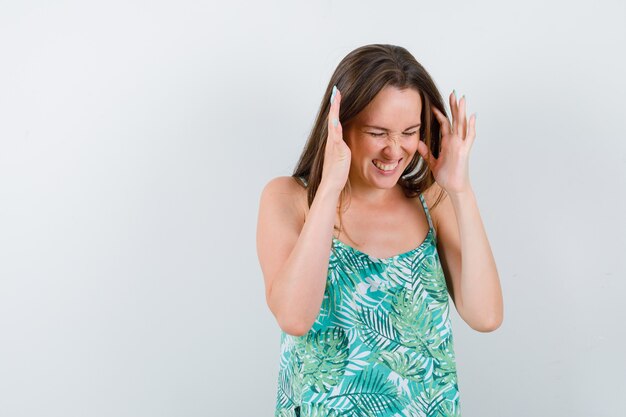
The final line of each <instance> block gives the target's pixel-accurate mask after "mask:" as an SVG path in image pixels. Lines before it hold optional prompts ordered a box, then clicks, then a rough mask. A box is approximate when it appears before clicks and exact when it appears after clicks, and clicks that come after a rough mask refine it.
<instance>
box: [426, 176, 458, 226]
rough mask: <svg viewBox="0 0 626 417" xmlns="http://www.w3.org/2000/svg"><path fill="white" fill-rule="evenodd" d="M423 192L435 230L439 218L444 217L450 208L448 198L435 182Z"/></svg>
mask: <svg viewBox="0 0 626 417" xmlns="http://www.w3.org/2000/svg"><path fill="white" fill-rule="evenodd" d="M423 194H424V200H425V201H426V205H427V206H428V212H429V213H430V217H431V219H432V221H433V226H434V227H435V231H437V230H438V229H439V224H440V221H441V219H442V218H446V217H447V216H446V215H447V213H448V211H449V210H450V209H452V206H451V204H450V199H449V198H448V194H447V193H446V191H445V190H444V189H443V188H441V186H440V185H439V184H437V183H436V182H434V183H433V184H432V185H431V186H430V187H428V188H427V189H426V190H425V191H424V193H423ZM440 195H441V197H440ZM438 200H439V201H438ZM435 203H436V204H435Z"/></svg>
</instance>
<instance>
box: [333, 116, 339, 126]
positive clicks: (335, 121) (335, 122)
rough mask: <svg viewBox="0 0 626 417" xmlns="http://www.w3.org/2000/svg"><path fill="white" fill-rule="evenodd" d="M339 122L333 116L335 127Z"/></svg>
mask: <svg viewBox="0 0 626 417" xmlns="http://www.w3.org/2000/svg"><path fill="white" fill-rule="evenodd" d="M338 124H339V120H337V118H336V117H334V118H333V125H335V127H337V125H338Z"/></svg>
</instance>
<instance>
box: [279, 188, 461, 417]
mask: <svg viewBox="0 0 626 417" xmlns="http://www.w3.org/2000/svg"><path fill="white" fill-rule="evenodd" d="M419 198H420V200H421V202H422V205H423V207H424V212H425V213H426V218H427V219H428V225H429V230H428V234H427V235H426V238H425V239H424V241H423V242H422V243H421V244H420V245H419V246H418V247H417V248H415V249H412V250H410V251H408V252H404V253H401V254H398V255H395V256H392V257H389V258H384V259H381V258H376V257H373V256H370V255H368V254H365V253H363V252H361V251H359V250H357V249H355V248H353V247H351V246H348V245H347V244H344V243H343V242H341V241H340V240H338V239H336V238H335V237H333V240H332V248H331V251H330V258H329V265H328V275H327V280H326V288H325V291H324V298H323V301H322V305H321V308H320V312H319V314H318V317H317V318H316V320H315V323H314V324H313V326H312V327H311V329H310V330H309V332H308V333H307V334H305V335H303V336H293V335H290V334H287V333H285V332H284V331H281V337H280V365H279V373H278V389H277V397H276V408H275V414H274V416H275V417H318V416H319V417H322V416H323V417H327V416H329V417H337V416H351V417H352V416H368V417H374V416H376V417H379V416H380V417H387V416H389V417H391V416H406V417H415V416H420V417H421V416H424V417H426V416H428V417H431V416H432V417H435V416H436V417H448V416H460V397H459V387H458V384H457V375H456V362H455V352H454V340H453V336H452V327H451V322H450V317H449V303H448V292H447V287H446V281H445V277H444V273H443V269H442V267H441V262H440V260H439V255H438V253H437V239H436V235H435V229H434V228H433V224H432V220H431V218H430V213H429V211H428V207H427V206H426V202H425V201H424V197H423V195H422V194H420V195H419Z"/></svg>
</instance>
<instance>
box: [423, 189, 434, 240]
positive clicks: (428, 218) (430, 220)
mask: <svg viewBox="0 0 626 417" xmlns="http://www.w3.org/2000/svg"><path fill="white" fill-rule="evenodd" d="M420 201H421V202H422V206H423V207H424V212H425V213H426V219H427V220H428V226H429V227H430V228H431V229H432V231H433V235H434V236H437V232H436V231H435V228H434V226H433V221H432V219H431V218H430V211H429V210H428V206H427V205H426V200H425V199H424V196H423V195H422V193H420Z"/></svg>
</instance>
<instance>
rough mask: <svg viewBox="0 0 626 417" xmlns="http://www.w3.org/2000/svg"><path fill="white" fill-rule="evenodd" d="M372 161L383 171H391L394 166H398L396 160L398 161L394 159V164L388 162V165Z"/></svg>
mask: <svg viewBox="0 0 626 417" xmlns="http://www.w3.org/2000/svg"><path fill="white" fill-rule="evenodd" d="M373 162H374V165H376V166H377V167H378V168H380V169H382V170H383V171H391V170H393V169H394V168H395V167H397V166H398V162H400V161H396V162H395V163H394V164H390V165H385V164H381V163H380V162H378V161H373Z"/></svg>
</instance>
